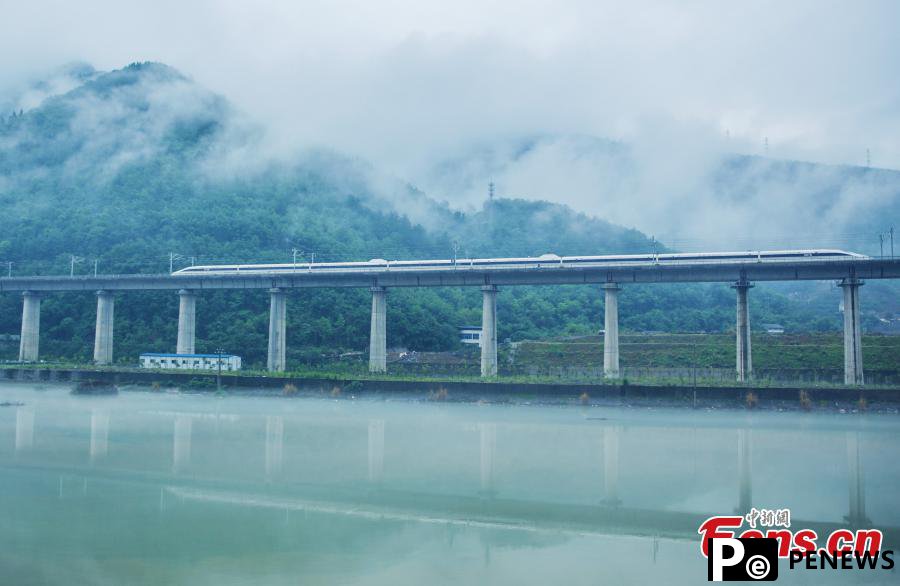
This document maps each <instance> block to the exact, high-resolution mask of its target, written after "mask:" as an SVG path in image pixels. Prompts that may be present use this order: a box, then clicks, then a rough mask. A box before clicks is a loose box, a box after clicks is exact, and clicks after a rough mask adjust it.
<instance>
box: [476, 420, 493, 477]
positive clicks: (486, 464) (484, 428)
mask: <svg viewBox="0 0 900 586" xmlns="http://www.w3.org/2000/svg"><path fill="white" fill-rule="evenodd" d="M478 431H479V437H480V441H481V467H480V469H481V492H482V494H485V495H492V494H494V455H495V453H496V451H497V425H496V424H495V423H479V424H478Z"/></svg>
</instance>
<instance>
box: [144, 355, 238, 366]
mask: <svg viewBox="0 0 900 586" xmlns="http://www.w3.org/2000/svg"><path fill="white" fill-rule="evenodd" d="M140 362H141V368H149V369H153V370H166V369H177V370H218V369H219V364H220V363H221V365H222V370H240V369H241V357H240V356H236V355H234V354H165V353H157V352H144V353H143V354H141V356H140Z"/></svg>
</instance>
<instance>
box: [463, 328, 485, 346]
mask: <svg viewBox="0 0 900 586" xmlns="http://www.w3.org/2000/svg"><path fill="white" fill-rule="evenodd" d="M459 341H460V342H461V343H463V344H478V346H479V347H481V326H459Z"/></svg>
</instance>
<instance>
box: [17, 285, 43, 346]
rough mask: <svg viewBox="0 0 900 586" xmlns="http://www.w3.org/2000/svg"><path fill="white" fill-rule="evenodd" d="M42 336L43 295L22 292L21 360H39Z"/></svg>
mask: <svg viewBox="0 0 900 586" xmlns="http://www.w3.org/2000/svg"><path fill="white" fill-rule="evenodd" d="M40 337H41V297H40V295H38V294H37V293H33V292H31V291H24V292H23V293H22V336H21V337H20V339H19V360H20V361H22V362H37V359H38V342H39V340H40Z"/></svg>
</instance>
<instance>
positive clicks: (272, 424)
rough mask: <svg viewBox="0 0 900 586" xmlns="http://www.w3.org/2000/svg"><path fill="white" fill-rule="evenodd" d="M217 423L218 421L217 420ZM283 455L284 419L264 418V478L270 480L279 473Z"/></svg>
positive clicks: (270, 416)
mask: <svg viewBox="0 0 900 586" xmlns="http://www.w3.org/2000/svg"><path fill="white" fill-rule="evenodd" d="M217 421H218V419H217ZM283 454H284V418H283V417H281V416H280V415H269V416H267V417H266V478H267V479H269V480H271V479H272V478H273V477H275V476H277V475H278V474H280V473H281V464H282V459H283Z"/></svg>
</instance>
